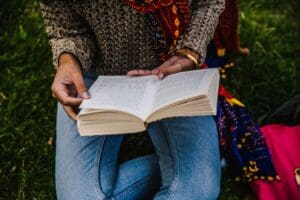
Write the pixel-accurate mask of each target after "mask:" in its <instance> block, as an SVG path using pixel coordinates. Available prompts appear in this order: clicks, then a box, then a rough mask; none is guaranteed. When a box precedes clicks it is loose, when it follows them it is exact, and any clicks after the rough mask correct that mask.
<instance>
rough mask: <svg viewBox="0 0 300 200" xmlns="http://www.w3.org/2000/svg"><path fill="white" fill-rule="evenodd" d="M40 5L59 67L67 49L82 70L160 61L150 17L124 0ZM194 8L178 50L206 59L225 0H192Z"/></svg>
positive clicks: (111, 70) (123, 69)
mask: <svg viewBox="0 0 300 200" xmlns="http://www.w3.org/2000/svg"><path fill="white" fill-rule="evenodd" d="M40 7H41V12H42V15H43V17H44V23H45V26H46V32H47V34H48V35H49V37H50V45H51V47H52V53H53V63H54V65H55V66H56V67H57V65H58V59H59V56H60V55H61V54H62V53H64V52H66V53H71V54H73V55H74V56H75V57H76V58H77V59H78V61H79V62H80V64H81V66H82V68H83V69H85V70H88V69H89V68H90V67H93V68H95V69H96V71H97V73H98V74H102V75H112V74H115V75H118V74H120V75H121V74H126V73H127V72H128V71H129V70H132V69H153V68H155V67H157V66H158V65H159V64H161V61H160V60H159V56H158V53H157V49H158V46H159V45H158V44H157V41H156V38H155V34H156V33H155V30H154V28H153V27H152V26H150V25H149V18H148V17H146V15H145V14H142V13H139V12H137V11H135V10H134V9H132V8H130V7H129V6H128V5H126V3H125V2H124V1H122V0H113V1H112V0H82V1H78V0H77V1H76V0H69V1H63V0H48V1H45V0H44V1H41V3H40ZM190 9H191V22H190V24H189V27H188V28H187V30H186V32H185V33H184V34H183V35H182V36H181V37H180V39H179V40H178V42H177V45H176V47H175V49H180V48H190V49H193V50H194V51H196V52H198V53H199V55H201V58H200V59H201V61H204V58H205V55H206V48H207V45H208V43H209V42H210V40H211V39H212V38H213V35H214V30H215V28H216V26H217V24H218V18H219V15H220V14H221V12H222V11H223V9H224V0H210V1H209V0H194V1H192V3H191V5H190Z"/></svg>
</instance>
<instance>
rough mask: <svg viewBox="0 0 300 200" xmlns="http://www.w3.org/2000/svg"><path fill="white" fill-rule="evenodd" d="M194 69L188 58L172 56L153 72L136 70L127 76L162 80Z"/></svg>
mask: <svg viewBox="0 0 300 200" xmlns="http://www.w3.org/2000/svg"><path fill="white" fill-rule="evenodd" d="M193 68H194V63H193V61H191V60H190V59H188V58H184V57H180V56H173V57H171V58H170V59H169V60H167V61H165V62H164V63H163V64H161V65H160V66H159V67H157V68H155V69H153V70H143V69H136V70H131V71H129V72H128V73H127V75H128V76H146V75H157V76H158V78H159V79H163V78H164V77H165V76H167V75H170V74H175V73H177V72H182V71H186V70H190V69H193Z"/></svg>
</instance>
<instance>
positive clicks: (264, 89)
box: [0, 0, 300, 200]
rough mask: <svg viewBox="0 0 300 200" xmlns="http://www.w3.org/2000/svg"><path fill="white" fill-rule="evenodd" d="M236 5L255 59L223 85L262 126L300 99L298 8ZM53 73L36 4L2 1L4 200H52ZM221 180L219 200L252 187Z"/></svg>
mask: <svg viewBox="0 0 300 200" xmlns="http://www.w3.org/2000/svg"><path fill="white" fill-rule="evenodd" d="M239 4H240V8H241V10H240V36H241V44H242V46H246V47H249V48H250V51H251V53H250V55H249V56H247V57H237V58H235V61H236V62H235V67H234V68H233V69H232V70H231V73H230V75H229V76H228V78H227V80H226V81H225V84H226V85H227V87H228V88H230V91H232V92H233V93H234V94H235V96H236V97H237V98H239V99H240V100H241V101H242V102H243V103H244V104H246V105H247V107H248V108H249V109H250V110H251V112H252V114H253V116H254V117H255V119H259V118H260V117H261V116H263V115H265V114H266V113H268V112H269V111H271V110H273V109H274V108H276V107H277V106H279V105H281V104H282V103H283V102H284V101H286V100H288V99H290V98H291V97H293V96H294V95H295V94H297V92H298V93H299V89H300V88H299V85H300V83H299V82H300V78H299V77H300V76H299V71H300V70H299V64H300V62H299V61H300V41H299V39H300V35H299V33H300V31H299V27H300V22H299V18H300V14H299V9H300V5H299V1H298V0H286V1H279V0H256V1H251V0H250V1H249V0H248V1H246V0H240V1H239ZM54 73H55V71H54V69H53V66H52V64H51V52H50V48H49V46H48V41H47V36H46V35H45V30H44V26H43V22H42V19H41V15H40V12H39V5H38V1H36V0H10V1H1V2H0V200H11V199H18V200H23V199H50V200H51V199H55V190H54V178H53V175H54V152H55V110H56V103H55V101H54V100H53V99H52V97H51V92H50V85H51V82H52V78H53V76H54ZM136 141H137V140H136ZM137 142H138V141H137ZM139 143H140V142H139ZM129 154H135V152H134V153H132V152H129ZM224 173H225V176H224V177H223V181H222V194H221V196H220V199H241V198H244V196H245V195H244V193H245V191H247V187H245V186H242V185H237V184H235V183H234V182H233V181H232V179H231V178H230V177H229V176H228V175H226V171H224Z"/></svg>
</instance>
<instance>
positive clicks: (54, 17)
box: [40, 0, 95, 69]
mask: <svg viewBox="0 0 300 200" xmlns="http://www.w3.org/2000/svg"><path fill="white" fill-rule="evenodd" d="M40 8H41V13H42V16H43V18H44V24H45V27H46V32H47V34H48V36H49V37H50V45H51V48H52V53H53V64H54V66H55V67H58V59H59V56H60V55H61V54H62V53H70V54H73V55H74V56H75V57H76V58H77V59H78V61H79V62H80V64H81V67H82V68H83V69H88V68H89V67H90V66H91V65H92V58H93V56H94V53H95V44H94V41H93V39H92V38H93V37H92V35H91V31H90V29H89V28H88V26H87V25H86V23H85V21H84V20H83V19H82V18H81V17H80V15H78V13H77V12H76V10H75V8H74V5H73V4H72V1H60V0H52V1H46V0H44V1H43V0H42V1H41V2H40Z"/></svg>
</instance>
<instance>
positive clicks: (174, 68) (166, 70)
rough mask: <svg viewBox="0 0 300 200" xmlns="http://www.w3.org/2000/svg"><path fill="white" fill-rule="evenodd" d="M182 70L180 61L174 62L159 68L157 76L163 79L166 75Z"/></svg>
mask: <svg viewBox="0 0 300 200" xmlns="http://www.w3.org/2000/svg"><path fill="white" fill-rule="evenodd" d="M182 70H183V66H182V65H181V64H180V63H175V64H173V65H170V66H168V67H164V68H162V69H160V71H159V73H158V78H159V79H163V78H164V77H165V76H167V75H170V74H174V73H177V72H181V71H182Z"/></svg>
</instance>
